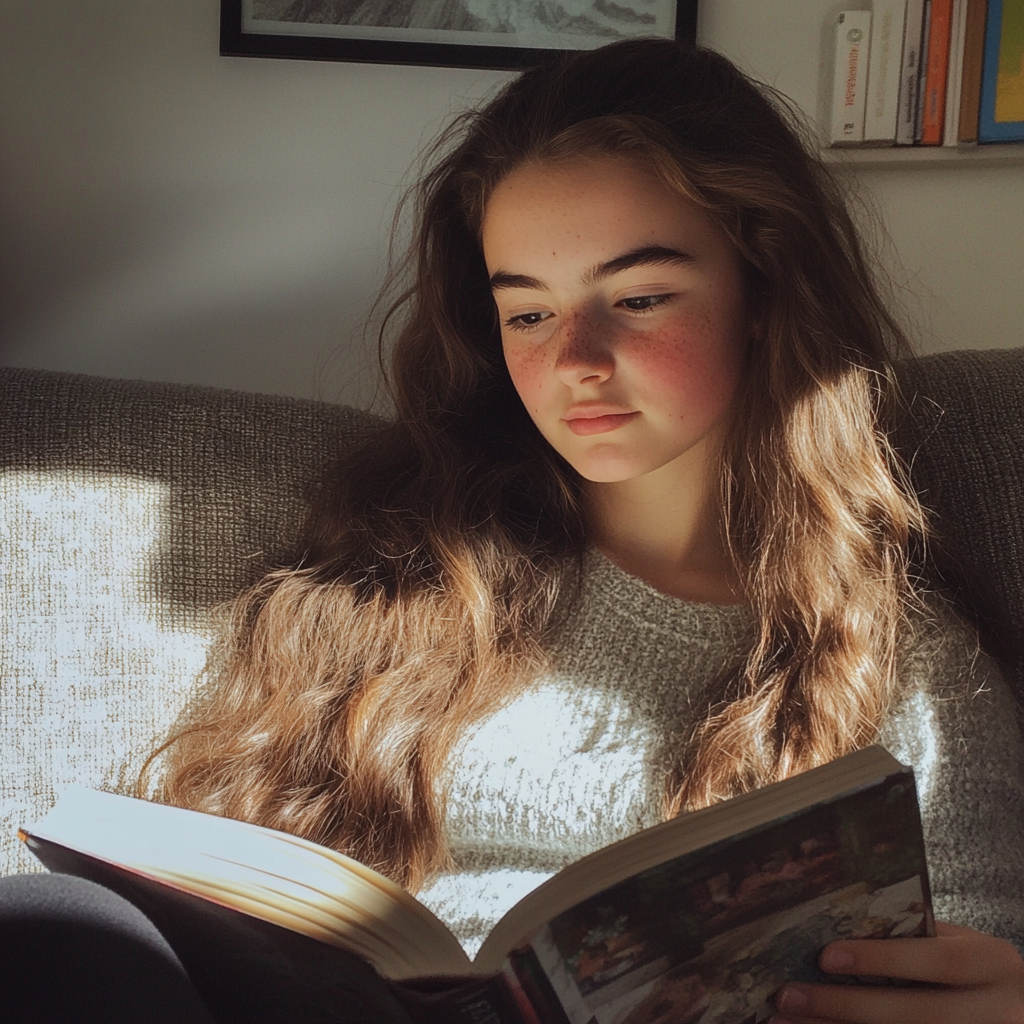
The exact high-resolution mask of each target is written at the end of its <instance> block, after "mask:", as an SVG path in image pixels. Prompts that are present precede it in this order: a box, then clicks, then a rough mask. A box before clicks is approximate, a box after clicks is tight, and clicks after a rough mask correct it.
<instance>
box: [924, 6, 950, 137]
mask: <svg viewBox="0 0 1024 1024" xmlns="http://www.w3.org/2000/svg"><path fill="white" fill-rule="evenodd" d="M928 10H929V13H928V46H927V52H928V59H927V62H926V63H925V64H924V65H923V72H924V87H923V88H922V90H921V145H922V146H939V145H941V144H942V129H943V126H944V124H945V117H946V79H947V77H948V73H949V43H950V23H951V21H952V14H953V0H930V2H929V6H928Z"/></svg>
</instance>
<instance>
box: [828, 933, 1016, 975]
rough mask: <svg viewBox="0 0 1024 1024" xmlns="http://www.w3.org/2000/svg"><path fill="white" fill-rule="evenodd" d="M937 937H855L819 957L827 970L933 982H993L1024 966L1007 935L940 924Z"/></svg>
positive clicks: (830, 947) (829, 949)
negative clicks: (1001, 935)
mask: <svg viewBox="0 0 1024 1024" xmlns="http://www.w3.org/2000/svg"><path fill="white" fill-rule="evenodd" d="M936 932H937V937H936V938H934V939H854V940H850V941H846V942H832V943H830V944H829V945H827V946H826V947H825V949H824V950H823V951H822V954H821V956H820V958H819V961H818V962H819V963H820V965H821V969H822V970H823V971H829V972H832V973H839V974H866V975H874V976H876V977H885V978H904V979H907V980H911V981H926V982H934V983H935V984H941V985H953V986H957V985H992V984H996V983H998V982H1001V981H1004V980H1006V979H1007V978H1012V977H1014V976H1015V974H1019V972H1020V971H1021V970H1022V967H1024V963H1022V961H1021V958H1020V954H1019V953H1018V952H1017V950H1016V949H1014V947H1013V946H1012V945H1011V944H1010V943H1009V942H1006V941H1005V940H1003V939H997V938H996V937H995V936H994V935H986V934H984V933H983V932H978V931H975V930H974V929H973V928H962V927H959V926H957V925H951V924H945V923H943V922H939V923H937V924H936Z"/></svg>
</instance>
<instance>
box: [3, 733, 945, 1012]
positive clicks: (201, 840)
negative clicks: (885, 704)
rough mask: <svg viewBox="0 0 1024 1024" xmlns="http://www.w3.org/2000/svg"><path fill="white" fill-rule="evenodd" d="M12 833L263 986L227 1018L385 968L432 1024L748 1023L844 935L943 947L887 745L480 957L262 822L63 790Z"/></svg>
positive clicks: (568, 891) (700, 825) (203, 980)
mask: <svg viewBox="0 0 1024 1024" xmlns="http://www.w3.org/2000/svg"><path fill="white" fill-rule="evenodd" d="M21 835H22V838H23V839H24V840H25V841H26V842H27V843H28V845H29V847H30V848H31V849H32V851H33V852H34V853H35V854H36V856H37V857H39V859H40V860H41V861H42V862H43V863H44V864H45V865H47V866H48V867H50V868H51V869H52V870H57V871H64V872H68V873H72V874H78V875H81V876H83V877H86V878H91V879H92V880H94V881H97V882H99V883H100V884H103V885H106V886H108V887H109V888H111V889H113V890H114V891H116V892H118V893H120V894H121V895H122V896H124V897H125V898H127V899H129V900H130V901H131V902H133V903H134V904H135V905H137V906H138V907H139V908H140V909H141V910H142V911H143V912H144V913H146V914H147V916H149V917H150V919H151V920H153V922H154V923H155V924H156V925H157V927H158V928H159V929H160V930H161V931H162V932H163V933H164V934H165V935H166V936H167V937H168V939H169V941H170V942H171V944H172V945H173V946H174V948H175V949H176V950H179V955H182V956H183V959H184V960H185V961H186V963H185V966H186V969H188V970H189V972H190V975H193V976H194V980H195V981H196V984H197V987H198V988H199V989H200V991H201V992H203V993H204V994H206V992H207V991H209V990H210V989H215V990H218V991H220V992H222V993H223V992H224V991H225V986H224V985H223V984H220V985H217V984H215V982H216V979H217V978H218V977H220V976H223V975H225V974H226V975H227V976H228V977H231V976H237V977H241V978H247V979H255V980H253V981H252V982H251V983H250V982H246V984H245V985H236V986H235V987H234V989H232V988H231V986H227V989H226V991H227V995H222V997H221V998H223V999H226V1000H228V1001H229V1002H230V1003H231V1004H232V1007H231V1015H230V1017H229V1018H227V1019H235V1018H236V1017H237V1015H238V1013H239V1012H240V1011H239V1007H240V1006H241V1007H246V1006H249V1007H258V1006H259V1004H260V1002H261V1000H264V999H267V998H274V995H273V993H275V992H281V991H285V992H287V993H288V995H287V1002H288V1005H289V1006H292V1007H302V1008H303V1012H304V1013H305V1014H306V1017H307V1018H308V1019H309V1020H310V1021H314V1020H318V1019H320V1017H321V1016H322V1015H323V1012H324V1009H325V1007H329V1005H330V1003H331V1000H332V999H336V998H337V992H338V991H340V990H341V989H342V988H343V987H344V979H345V977H346V972H350V971H352V970H374V971H376V972H377V973H378V974H379V975H380V976H381V977H383V978H384V979H385V980H386V981H387V983H388V985H389V988H388V989H385V990H384V991H385V993H389V992H390V994H391V995H392V996H393V997H394V998H395V999H396V1000H397V1001H398V1002H399V1003H400V1004H401V1005H403V1006H405V1007H406V1008H407V1009H408V1010H409V1012H410V1014H411V1015H412V1016H413V1017H414V1018H415V1019H416V1020H417V1021H419V1022H421V1024H470V1022H472V1024H478V1022H480V1021H488V1022H490V1024H655V1022H656V1021H657V1022H660V1021H668V1020H672V1021H687V1022H697V1021H700V1022H701V1024H753V1022H754V1021H755V1020H761V1019H763V1018H764V1017H765V1016H766V1015H767V1002H766V1001H767V999H768V997H769V996H770V995H771V993H772V992H774V991H775V990H776V989H777V988H778V987H779V985H781V984H782V983H783V982H784V981H786V980H787V979H792V980H805V981H808V980H821V979H822V978H823V977H824V976H823V975H822V974H821V972H819V970H818V968H817V966H816V958H817V954H818V952H819V951H820V949H821V947H822V946H823V945H825V944H826V943H827V942H829V941H831V940H832V939H834V938H839V937H851V936H852V937H857V936H861V937H873V938H878V937H888V936H892V937H897V936H915V935H933V934H934V921H933V918H932V912H931V900H930V894H929V888H928V874H927V866H926V863H925V854H924V844H923V837H922V834H921V823H920V817H919V813H918V807H917V798H916V791H915V788H914V778H913V771H912V770H911V769H910V768H907V767H904V766H902V765H900V764H899V762H897V761H896V760H895V759H894V758H892V757H891V755H889V754H888V753H887V752H886V751H884V750H883V749H882V748H880V747H868V748H865V749H864V750H861V751H858V752H856V753H854V754H851V755H848V756H847V757H845V758H840V759H839V760H838V761H834V762H832V763H831V764H829V765H824V766H822V767H821V768H817V769H814V770H812V771H809V772H805V773H803V774H801V775H798V776H794V777H792V778H790V779H787V780H786V781H784V782H781V783H777V784H775V785H773V786H767V787H765V788H764V789H761V790H757V791H754V792H752V793H747V794H744V795H743V796H740V797H736V798H734V799H732V800H728V801H724V802H723V803H721V804H718V805H715V806H713V807H711V808H707V809H706V810H704V811H699V812H695V813H693V814H688V815H682V816H680V817H678V818H676V819H673V820H672V821H669V822H666V823H664V824H662V825H658V826H655V827H654V828H650V829H647V830H645V831H644V832H641V833H638V834H637V835H635V836H632V837H630V838H628V839H624V840H622V841H620V842H618V843H615V844H613V845H612V846H609V847H606V848H605V849H603V850H599V851H597V852H596V853H594V854H591V855H590V856H588V857H585V858H583V859H582V860H580V861H577V862H576V863H575V864H572V865H570V866H569V867H567V868H566V869H564V870H563V871H562V872H560V873H559V874H558V875H555V876H554V877H553V878H551V879H549V880H548V881H547V882H545V883H543V884H542V885H541V886H539V887H538V888H537V889H536V890H535V891H534V892H533V893H531V894H529V895H528V896H527V897H525V898H524V899H523V900H522V901H520V903H518V904H517V905H516V906H515V907H513V908H512V910H510V911H509V912H508V913H507V914H506V915H505V917H503V918H502V919H501V921H499V922H498V924H497V925H495V927H494V929H493V930H492V932H491V934H490V935H489V936H488V937H487V939H486V940H485V942H484V944H483V946H482V947H481V949H480V951H479V952H478V954H477V956H476V958H475V960H473V961H470V959H469V958H468V957H467V956H466V954H465V953H464V952H463V950H462V948H461V946H459V944H458V942H457V940H456V939H455V936H454V935H452V933H451V932H450V931H448V929H447V928H446V927H445V925H444V924H443V923H442V922H440V921H439V920H438V919H437V918H436V917H434V916H433V915H432V914H431V913H430V911H429V910H427V909H426V907H424V906H423V905H422V904H419V903H418V901H416V900H415V899H414V898H413V897H412V896H411V895H409V894H408V893H406V892H405V891H404V890H402V889H400V888H399V887H398V886H396V885H395V884H394V883H393V882H390V881H389V880H388V879H386V878H384V877H383V876H381V875H378V874H377V873H376V872H374V871H372V870H371V869H369V868H367V867H365V866H364V865H361V864H359V863H358V862H356V861H352V860H351V859H350V858H346V857H344V856H343V855H342V854H339V853H337V852H335V851H331V850H327V849H325V848H323V847H318V846H316V844H313V843H309V842H307V841H305V840H300V839H297V838H296V837H294V836H288V835H286V834H284V833H278V832H274V831H272V830H270V829H263V828H260V827H259V826H255V825H249V824H246V823H243V822H235V821H231V820H229V819H225V818H218V817H216V816H213V815H207V814H200V813H198V812H194V811H186V810H181V809H179V808H174V807H167V806H162V805H159V804H149V803H147V802H146V801H141V800H133V799H131V798H128V797H120V796H116V795H113V794H107V793H96V792H92V791H88V790H72V791H69V793H68V794H67V795H65V796H64V797H62V798H61V801H60V802H59V803H58V805H57V808H55V809H54V810H53V811H51V812H50V814H49V815H48V816H47V817H46V818H44V819H43V820H42V821H41V822H40V823H39V824H38V825H36V826H32V827H30V828H27V829H23V830H21ZM118 851H120V852H118ZM240 961H244V966H245V969H244V971H239V969H238V964H239V962H240ZM232 972H234V974H233V975H232ZM270 977H274V978H276V979H277V983H276V984H275V985H273V986H270V987H269V988H268V990H267V992H266V993H264V992H262V990H261V985H262V984H264V980H265V979H266V978H270ZM833 980H835V979H833ZM839 980H840V981H842V980H843V979H839ZM847 980H849V981H850V982H851V983H855V982H856V980H857V979H847ZM242 989H244V991H243V990H242ZM277 998H280V996H278V997H277ZM666 1008H668V1009H666ZM221 1009H223V1010H224V1011H225V1012H227V1010H228V1009H229V1007H227V1006H225V1007H223V1008H221ZM214 1011H215V1012H218V1008H217V1007H214ZM254 1012H255V1011H254Z"/></svg>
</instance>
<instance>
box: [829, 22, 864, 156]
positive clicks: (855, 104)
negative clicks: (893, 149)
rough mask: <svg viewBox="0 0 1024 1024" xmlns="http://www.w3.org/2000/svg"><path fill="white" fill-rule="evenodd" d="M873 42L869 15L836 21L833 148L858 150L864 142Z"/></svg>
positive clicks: (830, 140)
mask: <svg viewBox="0 0 1024 1024" xmlns="http://www.w3.org/2000/svg"><path fill="white" fill-rule="evenodd" d="M870 40H871V12H870V11H843V12H842V13H841V14H840V15H839V16H838V17H837V18H836V25H835V50H834V60H835V64H834V72H833V77H832V123H831V126H830V133H829V142H830V143H831V144H832V145H833V146H857V145H860V144H861V143H862V142H863V141H864V112H865V108H866V106H867V77H868V76H867V72H868V47H869V45H870Z"/></svg>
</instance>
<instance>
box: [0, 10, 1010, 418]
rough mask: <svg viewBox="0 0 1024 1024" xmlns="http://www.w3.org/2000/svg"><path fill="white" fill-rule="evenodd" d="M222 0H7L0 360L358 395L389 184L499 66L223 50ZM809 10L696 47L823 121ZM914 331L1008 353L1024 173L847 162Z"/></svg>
mask: <svg viewBox="0 0 1024 1024" xmlns="http://www.w3.org/2000/svg"><path fill="white" fill-rule="evenodd" d="M218 6H219V5H218V0H162V2H157V0H88V2H82V0H77V2H76V0H47V2H45V3H40V2H39V0H0V204H2V205H0V211H2V213H0V216H2V222H0V363H4V364H7V365H17V366H35V367H42V368H53V369H67V370H74V371H77V372H84V373H95V374H102V375H108V376H119V377H139V378H144V379H151V380H169V381H183V382H196V383H204V384H211V385H218V386H226V387H235V388H240V389H245V390H260V391H269V392H276V393H281V394H292V395H305V396H309V395H317V396H320V397H324V398H327V399H337V400H343V401H353V402H361V401H365V400H366V398H367V397H368V396H369V394H370V392H371V390H372V378H373V373H374V369H373V366H374V350H373V340H372V338H370V339H368V340H367V341H366V342H364V341H363V339H362V337H361V331H360V326H361V322H362V318H363V317H364V316H365V314H366V312H367V310H368V308H369V304H370V301H371V299H372V297H373V293H374V291H375V289H376V287H377V285H378V284H379V282H380V280H381V278H382V275H383V270H384V263H385V257H386V234H387V229H388V226H389V223H390V217H391V213H392V210H393V208H394V203H395V200H396V197H397V194H398V186H399V183H400V179H402V177H403V175H405V174H406V172H407V171H408V169H409V167H410V165H411V163H412V161H413V160H414V158H415V156H416V154H417V152H418V151H419V149H420V148H421V147H422V146H423V145H424V144H425V143H426V142H427V141H429V139H430V138H431V137H432V136H433V135H434V134H435V132H436V131H437V130H438V129H439V127H440V126H441V125H442V124H443V123H444V121H445V120H446V118H447V117H448V116H450V114H451V113H452V112H454V111H455V110H457V109H460V108H462V107H464V106H466V105H469V104H472V103H475V102H476V101H478V100H479V99H480V98H481V97H483V96H485V95H487V94H489V93H490V92H492V91H493V90H494V89H495V88H497V87H498V86H499V85H500V84H501V83H502V82H504V81H505V80H507V77H508V76H507V74H506V73H503V72H493V71H474V70H463V69H451V68H411V67H409V68H407V67H392V66H376V65H368V64H346V63H324V62H303V61H280V60H261V59H250V58H222V57H220V56H218V53H217V45H218V44H217V32H218ZM842 6H844V4H843V3H841V2H840V3H838V4H837V3H835V2H818V0H701V22H700V29H699V33H700V39H701V41H702V42H703V43H705V44H707V45H710V46H713V47H715V48H717V49H720V50H721V51H722V52H724V53H726V54H727V55H728V56H729V57H731V58H732V59H733V60H735V61H737V63H739V64H740V65H741V66H742V67H744V68H745V69H746V70H748V71H749V72H751V73H752V74H754V75H756V76H758V77H760V78H762V79H764V80H766V81H768V82H770V83H771V84H773V85H775V86H776V87H778V88H779V89H781V90H782V91H784V92H786V93H787V94H789V95H790V96H792V97H793V99H795V100H796V101H797V102H798V103H799V104H801V106H803V107H804V109H805V110H807V111H808V113H809V114H810V115H811V116H812V117H815V116H819V115H820V112H821V102H822V99H821V97H822V95H823V94H822V90H821V82H822V71H821V68H820V67H819V59H818V55H819V53H820V50H821V39H822V34H823V32H824V30H825V25H826V24H827V22H828V21H829V18H830V16H831V14H832V12H833V11H835V10H837V9H839V8H841V7H842ZM856 178H857V181H858V183H859V188H860V192H861V195H862V196H863V198H864V199H865V201H866V202H867V203H868V204H873V205H874V206H875V207H876V208H877V210H878V211H879V212H880V214H881V216H882V218H883V219H884V221H885V223H886V224H887V225H888V230H889V233H890V235H891V239H892V248H891V250H890V251H889V253H888V255H887V256H886V257H885V259H886V260H887V265H888V266H889V267H890V269H891V270H892V271H893V273H894V274H895V276H896V278H897V280H898V281H899V282H900V283H901V284H902V285H904V286H905V287H904V290H903V294H904V300H903V302H904V306H905V308H906V310H907V313H908V315H909V317H910V318H911V319H912V320H913V321H914V322H915V323H916V324H917V325H918V326H919V333H920V334H921V337H922V347H923V348H925V349H928V350H936V349H942V348H954V347H968V346H969V347H976V348H988V347H1001V346H1012V345H1019V344H1022V343H1024V329H1022V325H1024V288H1021V287H1020V285H1021V277H1022V275H1021V270H1020V268H1021V266H1022V248H1024V203H1022V202H1021V196H1022V185H1024V164H1015V165H1012V166H1008V167H1001V168H975V169H965V168H956V169H953V170H948V169H937V170H913V171H910V170H874V171H867V170H861V171H860V172H858V174H857V176H856Z"/></svg>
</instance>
